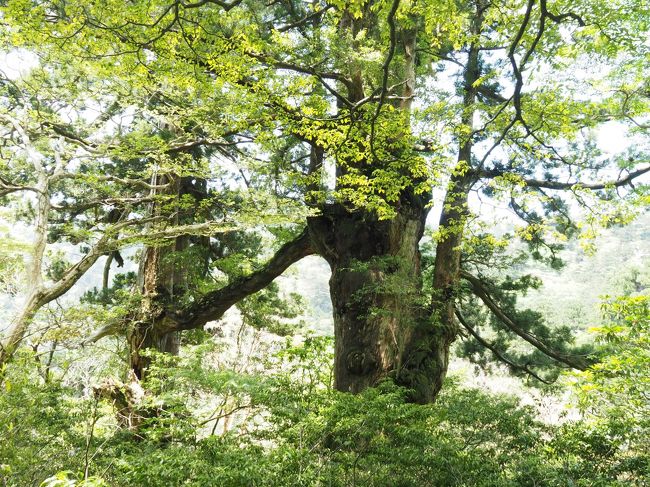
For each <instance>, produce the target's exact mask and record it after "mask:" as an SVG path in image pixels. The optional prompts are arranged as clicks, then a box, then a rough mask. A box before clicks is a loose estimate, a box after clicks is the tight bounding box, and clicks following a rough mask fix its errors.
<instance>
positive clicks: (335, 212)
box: [309, 197, 440, 401]
mask: <svg viewBox="0 0 650 487" xmlns="http://www.w3.org/2000/svg"><path fill="white" fill-rule="evenodd" d="M425 206H426V201H424V200H418V199H417V198H414V197H411V198H407V197H404V198H402V202H401V204H400V206H399V208H398V212H397V215H396V216H395V217H394V218H392V219H390V220H378V219H377V218H376V216H374V215H371V214H369V213H366V212H362V211H347V210H346V209H345V208H344V207H343V206H342V205H336V204H335V205H330V206H328V207H326V209H325V211H324V212H323V214H322V215H321V216H318V217H315V218H312V219H310V221H309V232H310V236H311V239H312V245H313V246H314V248H315V249H316V250H317V251H318V253H319V254H320V255H321V256H323V257H324V258H325V259H326V260H327V262H328V263H329V265H330V268H331V270H332V276H331V279H330V292H331V298H332V305H333V308H334V335H335V363H334V381H335V387H336V388H337V389H338V390H341V391H349V392H355V393H356V392H360V391H362V390H363V389H365V388H367V387H370V386H373V385H375V384H376V383H377V382H378V381H379V380H381V379H382V378H385V377H393V378H395V379H396V380H397V381H398V382H399V383H404V384H405V385H407V386H408V387H412V386H413V385H414V384H413V383H412V382H413V380H412V379H413V378H414V377H415V376H416V375H417V374H415V372H414V371H412V370H411V362H412V360H413V358H414V357H413V356H412V350H411V348H409V346H410V343H411V342H412V337H413V336H414V334H416V330H419V329H421V328H428V327H429V319H428V314H429V313H428V310H427V305H426V303H425V302H424V300H423V295H422V292H421V285H422V277H421V268H420V251H419V242H420V239H421V237H422V233H423V230H424V222H425V219H426V214H427V211H426V208H425ZM417 380H420V381H422V382H423V384H422V386H421V387H417V388H416V389H418V391H417V392H416V396H417V397H416V398H415V400H418V401H425V400H426V398H425V396H426V394H425V392H424V391H425V390H428V389H431V388H436V387H437V386H436V383H437V382H439V381H440V379H439V378H438V377H437V376H436V374H435V373H433V374H430V375H428V376H427V377H421V376H419V375H418V378H417ZM420 396H422V397H420Z"/></svg>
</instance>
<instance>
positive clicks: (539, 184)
mask: <svg viewBox="0 0 650 487" xmlns="http://www.w3.org/2000/svg"><path fill="white" fill-rule="evenodd" d="M648 172H650V166H648V167H644V168H642V169H637V170H636V171H632V172H630V173H628V174H627V176H625V177H624V178H620V179H615V180H613V181H607V182H602V183H581V182H579V181H576V182H573V183H563V182H561V181H550V180H544V179H525V178H522V179H523V181H524V183H526V185H527V186H529V187H531V188H544V189H555V190H571V189H574V188H581V189H593V190H598V189H605V188H609V187H615V188H619V187H621V186H625V185H628V184H631V183H632V181H634V179H636V178H638V177H639V176H642V175H643V174H646V173H648ZM510 174H514V175H516V176H519V175H518V174H516V173H510V172H507V171H499V170H494V169H493V170H481V171H477V176H478V177H480V178H490V179H491V178H495V177H499V176H506V175H510Z"/></svg>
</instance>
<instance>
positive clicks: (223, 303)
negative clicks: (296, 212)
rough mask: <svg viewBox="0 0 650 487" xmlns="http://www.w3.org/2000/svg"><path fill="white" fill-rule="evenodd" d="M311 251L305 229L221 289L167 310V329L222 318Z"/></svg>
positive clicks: (192, 327)
mask: <svg viewBox="0 0 650 487" xmlns="http://www.w3.org/2000/svg"><path fill="white" fill-rule="evenodd" d="M313 253H314V249H313V248H312V245H311V238H310V236H309V234H308V231H307V229H305V230H303V232H302V233H301V234H300V235H299V236H298V237H297V238H296V239H294V240H292V241H290V242H287V243H286V244H284V245H283V246H282V247H281V248H280V249H279V250H278V251H277V252H276V253H275V255H274V256H273V257H272V258H271V260H269V261H268V262H267V263H266V265H265V266H264V267H262V268H261V269H260V270H258V271H256V272H254V273H252V274H251V275H249V276H246V277H243V278H240V279H237V280H236V281H234V282H232V283H230V284H228V285H227V286H225V287H223V288H221V289H217V290H215V291H212V292H209V293H207V294H204V295H203V296H201V297H200V298H199V299H198V300H197V301H196V302H195V303H193V304H191V305H190V306H189V307H187V308H186V309H184V310H182V311H180V312H178V313H170V315H169V318H170V321H172V323H170V327H169V329H168V330H167V331H169V332H172V331H177V330H190V329H194V328H201V327H203V326H204V325H205V324H206V323H208V322H209V321H214V320H217V319H219V318H221V317H222V316H223V314H224V313H225V312H226V311H227V310H228V309H230V307H232V306H233V305H235V304H237V303H238V302H239V301H241V300H242V299H244V298H246V297H248V296H250V295H251V294H254V293H256V292H258V291H261V290H262V289H264V288H265V287H266V286H268V285H269V284H270V283H271V282H272V281H273V280H274V279H275V278H276V277H278V276H279V275H280V274H282V273H283V272H284V271H285V270H286V269H287V268H288V267H289V266H290V265H291V264H293V263H295V262H298V261H299V260H300V259H302V258H303V257H307V256H308V255H312V254H313Z"/></svg>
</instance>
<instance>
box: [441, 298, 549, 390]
mask: <svg viewBox="0 0 650 487" xmlns="http://www.w3.org/2000/svg"><path fill="white" fill-rule="evenodd" d="M454 312H455V314H456V318H458V321H459V322H460V324H461V325H463V327H464V328H465V329H466V330H467V331H468V332H469V333H470V334H471V335H472V336H473V337H474V338H475V339H476V341H477V342H479V343H480V344H481V345H482V346H484V347H485V348H487V349H488V350H489V351H491V352H492V353H493V354H494V356H495V357H496V358H497V359H498V360H500V361H501V362H503V363H505V364H506V365H508V366H509V367H511V368H512V369H514V370H519V371H521V372H524V373H526V374H528V375H530V376H532V377H534V378H535V379H537V380H538V381H540V382H543V383H544V384H552V383H553V381H549V380H546V379H543V378H542V377H540V376H539V375H537V374H536V373H535V372H533V371H532V370H530V369H529V368H528V367H527V366H526V365H523V364H522V365H520V364H517V363H515V362H513V361H512V360H510V359H509V358H508V357H506V356H505V355H504V354H502V353H501V352H500V351H499V349H497V348H496V346H494V345H493V344H491V343H490V342H488V341H487V340H485V339H484V338H483V337H482V336H481V335H479V334H478V333H477V332H476V330H474V328H472V327H471V326H470V324H469V323H468V322H467V321H466V320H465V318H464V317H463V315H462V314H461V312H460V310H459V309H458V308H456V309H455V310H454Z"/></svg>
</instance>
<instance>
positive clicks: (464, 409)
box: [0, 337, 649, 487]
mask: <svg viewBox="0 0 650 487" xmlns="http://www.w3.org/2000/svg"><path fill="white" fill-rule="evenodd" d="M330 346H331V341H330V339H325V338H320V337H312V338H309V339H307V340H305V341H304V342H303V343H302V344H290V343H288V344H287V345H286V346H285V347H283V348H282V349H281V351H280V352H279V353H277V354H276V355H275V356H274V357H269V360H271V361H270V362H268V363H267V366H271V364H275V366H273V367H271V368H269V369H268V371H267V372H266V373H264V374H252V375H251V374H248V375H246V374H241V373H237V372H234V371H232V370H228V369H224V368H222V367H220V366H218V365H211V364H213V362H212V360H211V357H214V356H215V355H214V354H215V352H217V350H215V349H214V346H213V345H211V344H210V343H209V342H205V343H203V344H201V345H198V346H196V347H193V352H192V353H190V354H187V355H186V356H185V357H182V358H180V359H179V358H170V357H165V356H164V355H161V356H159V357H157V359H156V361H155V362H154V366H152V367H153V368H152V373H151V375H150V379H149V380H148V382H147V383H145V386H146V391H147V392H146V396H147V397H146V398H145V399H144V402H143V403H141V408H142V409H141V410H142V411H149V412H148V416H147V417H146V419H145V421H144V422H143V423H142V424H141V425H140V426H139V427H138V428H137V429H136V430H133V431H129V430H125V429H121V428H120V427H118V426H117V425H116V424H115V422H114V420H113V419H112V416H113V413H114V411H113V409H112V407H110V403H108V404H105V405H100V407H99V408H97V407H93V403H94V401H92V400H89V399H83V398H82V397H75V396H74V395H73V394H72V391H71V390H69V389H65V388H60V387H53V386H46V385H44V384H42V383H39V382H38V381H36V382H35V381H33V380H31V379H30V378H29V377H27V376H25V374H26V372H27V371H29V370H30V366H29V365H28V363H27V362H25V364H24V365H23V366H22V367H14V368H12V369H11V370H10V375H9V377H10V381H9V382H7V384H11V385H10V386H7V389H6V391H5V394H3V395H2V396H0V406H2V407H1V408H0V415H1V416H0V418H1V421H0V424H1V425H3V433H2V436H3V438H4V439H5V442H4V444H5V445H6V448H4V449H3V450H2V453H1V456H0V463H1V464H2V465H3V467H2V473H1V475H3V476H4V477H3V479H4V482H5V483H6V484H7V485H12V486H13V485H15V486H23V485H39V484H40V483H41V482H43V481H44V482H49V483H45V484H43V485H62V486H67V485H80V486H82V485H89V486H90V485H111V486H140V485H141V486H145V485H146V486H154V487H155V486H167V485H196V486H200V485H224V486H248V485H260V486H314V485H332V486H341V487H344V486H345V487H347V486H351V485H369V486H372V485H374V486H389V485H390V486H397V485H399V486H414V487H415V486H441V485H444V486H450V487H452V486H458V487H461V486H466V487H469V486H483V487H488V486H489V487H507V486H512V487H516V486H517V487H518V486H534V485H546V486H556V487H562V486H566V485H576V486H585V487H586V486H603V487H604V486H607V487H614V486H621V487H622V486H623V485H626V486H627V485H630V486H642V485H645V484H644V478H645V475H647V473H648V467H649V462H648V457H647V454H646V452H645V450H642V449H640V448H638V447H640V446H642V444H638V443H636V444H635V443H630V442H629V439H630V437H629V436H625V434H627V433H630V432H631V431H632V430H634V428H632V429H630V428H629V426H628V427H627V428H628V429H627V433H625V431H622V430H618V433H617V434H614V433H615V431H616V430H613V429H611V428H604V427H603V426H602V425H599V424H593V423H591V422H581V421H579V422H569V423H565V424H564V425H561V426H549V425H546V424H543V423H541V422H539V421H538V420H537V419H536V418H535V416H536V412H535V411H534V410H533V409H532V408H530V407H523V406H521V405H520V404H519V402H518V400H517V399H515V398H513V397H507V396H499V395H491V394H487V393H485V392H481V391H479V390H476V389H465V388H463V387H461V386H459V385H458V384H456V383H454V381H450V382H449V383H448V387H446V388H445V391H444V392H443V393H442V395H441V396H440V397H439V399H438V401H437V402H436V403H435V404H432V405H427V406H421V405H414V404H410V403H408V402H406V397H407V391H405V390H403V389H401V388H398V387H396V386H394V385H392V384H391V383H390V382H385V383H382V384H381V385H380V386H379V387H378V388H372V389H368V390H366V391H364V392H363V393H361V394H359V395H351V394H346V393H340V392H336V391H334V390H332V389H331V387H330V383H331V377H330V376H329V375H328V373H327V367H326V365H327V364H331V355H330V354H331V348H330ZM280 364H283V366H282V367H280ZM224 398H226V399H227V400H226V401H225V402H224V401H223V399H224ZM215 400H216V402H215ZM208 403H210V404H215V405H216V412H215V411H213V410H212V409H211V408H202V407H200V405H201V404H208ZM237 411H239V412H240V413H241V414H239V413H237ZM73 412H74V413H73ZM224 413H226V415H225V416H223V414H224ZM215 417H216V418H217V421H221V422H223V420H224V418H226V417H229V418H230V421H231V426H230V428H229V429H228V430H227V431H223V432H219V431H218V430H217V431H215V430H214V429H213V421H214V418H215ZM18 418H20V420H18ZM93 418H95V419H93ZM219 418H220V419H219ZM206 420H207V422H206ZM93 421H94V423H95V425H96V426H95V431H94V434H93V436H89V432H90V430H89V429H88V427H87V425H89V424H90V423H92V422H93ZM84 425H85V426H84ZM619 427H621V425H620V424H619ZM89 438H90V441H88V439H89ZM637 438H638V437H637ZM88 445H89V446H88ZM86 448H88V449H89V452H90V454H89V457H90V459H91V463H90V472H91V473H97V474H101V478H102V479H103V480H101V479H99V478H97V477H90V478H88V479H86V480H85V481H81V480H79V481H77V480H76V479H81V478H83V476H82V475H80V474H76V473H74V474H73V473H71V472H81V471H83V468H84V462H83V457H84V454H83V452H84V450H85V449H86ZM34 459H37V460H38V462H37V465H35V462H34ZM43 465H47V468H43ZM55 471H59V472H61V473H59V474H56V475H55V476H54V477H50V476H51V475H52V472H55ZM45 477H47V479H45ZM84 482H85V483H84ZM93 482H94V483H93ZM102 482H105V483H102Z"/></svg>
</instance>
